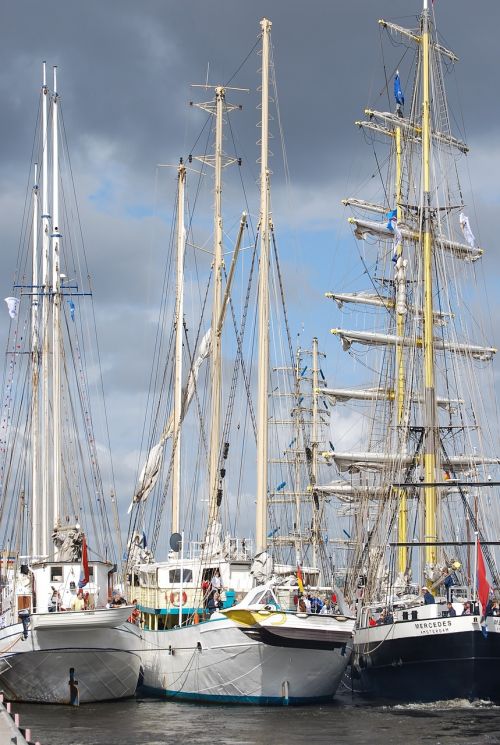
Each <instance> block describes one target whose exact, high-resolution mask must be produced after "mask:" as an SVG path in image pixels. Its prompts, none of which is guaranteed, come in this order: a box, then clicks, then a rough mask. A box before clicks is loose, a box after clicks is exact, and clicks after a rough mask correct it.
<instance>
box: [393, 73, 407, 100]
mask: <svg viewBox="0 0 500 745" xmlns="http://www.w3.org/2000/svg"><path fill="white" fill-rule="evenodd" d="M394 98H395V99H396V103H397V104H399V105H400V106H404V105H405V97H404V96H403V91H402V90H401V82H400V80H399V72H397V73H396V77H395V78H394Z"/></svg>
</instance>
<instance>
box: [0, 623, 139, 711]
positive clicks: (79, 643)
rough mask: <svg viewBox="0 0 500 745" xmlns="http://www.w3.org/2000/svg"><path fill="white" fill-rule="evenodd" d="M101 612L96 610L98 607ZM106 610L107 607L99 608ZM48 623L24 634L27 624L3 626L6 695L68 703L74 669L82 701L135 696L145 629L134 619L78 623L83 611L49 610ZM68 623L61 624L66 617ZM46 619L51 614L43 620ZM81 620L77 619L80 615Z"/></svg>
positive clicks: (0, 648) (0, 663) (0, 651)
mask: <svg viewBox="0 0 500 745" xmlns="http://www.w3.org/2000/svg"><path fill="white" fill-rule="evenodd" d="M96 613H97V612H96ZM100 613H106V611H100ZM41 616H45V617H46V616H51V617H52V620H53V621H54V623H53V625H52V626H51V627H49V626H48V625H47V623H46V625H45V626H44V627H43V628H37V627H36V621H35V619H36V615H35V616H33V617H32V619H33V621H34V623H33V624H32V626H33V627H34V628H30V629H29V631H28V637H27V639H24V637H23V626H22V624H20V623H19V624H15V625H12V626H9V627H7V628H5V629H1V630H0V687H1V688H2V689H3V691H4V692H5V695H6V697H7V698H9V699H11V700H16V701H27V702H34V703H48V704H67V703H71V702H72V695H73V696H74V691H75V689H74V688H73V689H71V687H70V683H69V681H70V670H71V669H73V670H74V679H75V682H76V684H77V688H78V694H79V703H89V702H93V701H107V700H111V699H118V698H125V697H128V696H133V695H134V694H135V690H136V687H137V682H138V679H139V674H140V669H141V649H140V647H141V640H140V637H141V632H140V629H138V628H137V627H136V626H133V625H132V624H130V623H123V624H121V625H120V626H118V627H110V626H109V625H108V626H104V625H100V626H95V625H88V623H87V624H85V623H83V621H82V619H78V620H80V624H78V623H76V624H75V625H74V626H70V625H68V619H70V618H71V617H72V616H74V617H79V616H83V617H84V618H85V616H84V613H66V614H63V613H60V614H55V613H50V614H41ZM63 616H65V617H66V622H65V623H64V621H62V623H60V624H58V623H57V622H58V621H59V619H62V617H63ZM43 620H44V621H45V622H47V619H46V618H44V619H43ZM75 620H76V618H75Z"/></svg>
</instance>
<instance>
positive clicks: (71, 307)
mask: <svg viewBox="0 0 500 745" xmlns="http://www.w3.org/2000/svg"><path fill="white" fill-rule="evenodd" d="M68 305H69V314H70V316H71V320H72V321H74V320H75V304H74V302H73V301H72V300H68Z"/></svg>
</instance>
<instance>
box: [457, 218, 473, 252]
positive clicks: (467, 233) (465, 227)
mask: <svg viewBox="0 0 500 745" xmlns="http://www.w3.org/2000/svg"><path fill="white" fill-rule="evenodd" d="M458 219H459V220H460V227H461V228H462V233H463V234H464V238H465V240H466V241H467V243H468V244H469V246H470V247H471V248H474V246H475V243H476V239H475V237H474V233H473V232H472V230H471V227H470V223H469V218H468V217H467V215H464V213H463V212H461V213H460V214H459V216H458Z"/></svg>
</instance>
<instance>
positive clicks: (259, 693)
mask: <svg viewBox="0 0 500 745" xmlns="http://www.w3.org/2000/svg"><path fill="white" fill-rule="evenodd" d="M261 29H262V86H261V90H262V97H261V111H262V122H261V127H262V137H261V157H260V167H261V178H260V217H259V239H260V259H259V279H258V291H257V295H258V319H257V320H256V325H257V327H258V351H257V359H258V363H257V364H258V383H257V388H258V402H257V415H256V417H255V416H254V414H253V408H252V407H249V418H251V419H252V421H254V423H255V438H256V461H257V468H256V470H257V474H256V475H257V488H256V531H255V540H256V545H255V548H254V546H253V543H252V542H251V541H250V540H249V539H236V538H232V537H231V536H230V535H229V534H227V535H226V537H225V538H223V537H222V534H221V522H220V519H221V504H222V500H223V485H224V484H225V483H226V482H225V479H227V470H228V469H229V468H230V465H231V460H232V459H231V458H230V457H228V452H229V439H228V436H227V431H228V430H227V421H228V418H230V416H229V417H228V416H226V420H225V423H224V427H222V426H221V425H222V364H221V361H222V358H221V337H222V328H223V321H224V317H225V314H226V311H227V310H228V308H229V307H231V309H232V306H231V282H232V278H233V275H234V268H235V265H236V261H237V258H238V252H239V249H240V245H241V240H242V234H243V230H244V227H245V224H246V214H244V215H243V216H242V219H241V222H240V229H239V234H238V238H237V240H236V248H235V250H234V252H233V257H232V262H231V268H230V271H229V275H228V277H227V282H226V288H225V292H224V295H223V293H222V280H223V268H224V264H223V260H224V256H223V225H222V212H221V194H222V182H221V173H222V168H223V165H226V164H227V160H226V158H225V156H224V154H223V149H222V141H223V133H222V124H223V115H226V114H227V112H228V111H229V110H231V108H232V107H231V105H230V104H228V103H227V102H226V90H227V89H226V88H225V87H224V86H216V87H215V100H214V101H212V102H210V103H209V104H203V105H200V106H201V107H202V108H204V109H205V110H208V111H209V113H210V114H213V115H215V128H214V129H215V154H214V155H213V156H203V161H204V162H209V163H210V165H212V166H213V168H214V174H215V189H214V193H215V217H214V226H215V229H214V251H213V274H214V279H213V284H214V290H213V305H212V322H211V329H210V331H209V332H208V335H207V334H206V335H205V336H204V337H203V341H204V343H202V344H200V346H199V352H198V355H197V358H196V359H195V360H194V362H192V363H191V364H190V367H189V372H188V376H187V382H186V384H185V386H184V387H183V386H182V372H181V371H182V340H183V338H182V333H183V310H182V298H183V289H182V287H183V278H182V267H183V263H184V247H185V245H186V240H187V239H186V230H185V228H184V216H183V205H184V200H185V197H184V181H185V177H186V166H185V164H184V163H183V162H181V164H180V166H179V168H178V194H177V240H176V245H177V259H176V262H177V281H176V307H175V321H176V324H175V335H176V336H177V344H176V345H175V349H176V352H175V355H174V356H175V366H174V374H173V376H172V379H173V380H174V391H173V414H172V415H171V417H170V416H167V417H166V422H167V424H166V425H165V426H163V427H162V428H161V430H160V437H156V438H155V439H154V440H153V438H151V442H153V441H154V442H156V444H155V445H154V447H153V448H151V450H150V451H149V455H148V457H147V460H146V465H145V466H144V468H143V470H142V473H141V476H140V479H139V488H138V489H137V490H136V494H135V496H134V501H133V504H132V510H133V511H132V520H131V534H130V539H129V540H130V542H131V549H132V551H131V555H130V559H129V573H130V582H131V587H130V589H129V592H130V593H132V594H133V595H134V596H136V597H137V598H138V608H139V609H140V610H141V612H142V617H143V634H144V652H143V665H144V681H143V686H142V687H141V691H143V692H145V693H149V694H152V695H156V696H163V697H172V698H174V697H175V698H178V699H186V700H191V701H193V700H194V701H218V702H222V703H236V702H237V703H245V704H274V705H288V704H295V703H308V702H314V701H321V700H329V699H331V697H332V696H333V695H334V693H335V691H336V689H337V686H338V685H339V682H340V679H341V677H342V675H343V673H344V671H345V668H346V666H347V662H348V658H349V654H348V650H347V645H348V643H349V642H350V640H351V638H352V631H353V628H354V619H353V618H350V617H347V616H346V615H344V614H343V613H341V612H337V613H336V614H330V615H329V614H308V613H304V612H302V611H301V609H300V607H299V608H297V606H296V605H295V604H294V602H295V603H298V600H299V597H298V596H299V590H300V589H304V587H303V586H304V584H307V583H308V581H309V582H310V583H317V582H318V581H319V576H320V572H319V569H318V568H317V567H316V566H315V565H314V564H315V562H314V560H313V566H311V568H310V569H307V571H306V567H305V566H302V567H301V566H299V568H298V569H297V564H296V563H295V557H294V562H293V563H292V564H291V565H290V564H288V565H286V564H282V565H278V564H276V563H274V561H273V558H272V556H271V555H270V553H269V547H270V545H271V544H274V545H277V544H278V539H277V537H276V533H277V530H278V528H271V530H269V528H270V526H269V522H268V501H267V500H268V493H269V492H270V488H269V483H268V482H269V476H268V460H269V455H268V429H269V419H270V417H269V412H268V406H269V401H268V399H269V393H270V391H269V378H270V369H269V368H270V365H269V357H270V353H269V325H270V309H269V295H270V291H269V266H270V264H271V247H272V241H271V215H270V169H269V165H268V126H269V125H268V121H269V99H270V94H269V69H270V30H271V23H270V21H268V20H267V19H263V20H262V22H261ZM204 87H206V86H204ZM190 160H191V158H190ZM257 243H258V241H257V240H256V241H255V248H256V247H257ZM255 255H256V254H255V252H254V258H253V259H252V264H255V263H256V262H255ZM247 297H248V296H247ZM247 307H248V300H247V305H246V308H247ZM245 315H246V310H245V312H243V313H242V317H243V319H244V318H245ZM243 326H244V322H242V324H241V326H240V327H239V328H238V329H237V333H236V347H237V360H236V366H235V369H238V368H241V370H242V376H243V378H244V388H245V391H246V393H247V394H248V393H249V392H250V390H251V387H250V383H249V381H248V378H247V377H246V369H247V368H246V367H245V365H244V362H243V358H242V343H243ZM201 336H202V334H201V331H200V333H199V334H198V337H201ZM208 345H209V351H208V350H207V346H208ZM197 346H198V344H197ZM208 356H209V357H210V373H209V375H208V378H209V383H210V388H211V396H210V407H209V410H210V443H209V445H208V448H207V451H208V453H207V462H208V469H207V470H208V527H207V528H206V531H205V533H204V536H203V539H202V540H201V541H199V542H198V545H197V547H196V546H195V547H194V549H193V544H192V543H191V544H188V545H189V546H190V548H189V550H188V551H186V550H185V537H184V531H182V530H181V529H180V526H181V520H180V515H181V510H180V499H179V496H180V493H181V485H180V440H181V437H184V436H185V435H184V432H185V431H187V427H186V417H187V407H188V404H189V402H190V401H192V400H194V397H195V396H196V388H197V377H198V374H199V371H200V367H201V364H202V360H203V359H204V358H206V357H208ZM291 367H292V369H293V370H295V368H296V365H294V364H293V356H292V365H291ZM317 375H318V369H317V360H316V362H315V377H314V380H316V378H317ZM161 377H162V378H163V379H166V378H167V376H161ZM293 377H294V378H295V379H296V378H297V377H300V376H296V375H294V376H293ZM167 379H168V378H167ZM235 390H236V389H235V384H234V376H233V383H232V386H231V394H230V396H229V402H230V406H231V405H233V406H234V400H235V398H236V393H235ZM290 400H293V401H294V402H295V405H294V410H295V412H296V416H295V419H294V422H293V423H294V424H295V423H296V422H297V421H298V419H299V418H300V417H301V416H302V412H303V409H301V405H300V404H301V402H300V401H299V396H298V391H297V388H296V387H294V390H293V398H292V399H288V401H287V405H289V402H290ZM231 401H232V402H233V403H232V404H231ZM154 408H155V410H157V409H158V407H157V406H155V407H154ZM299 414H300V416H299ZM167 439H171V440H172V450H171V458H170V463H169V465H168V468H167V467H166V463H164V453H165V449H164V446H165V444H166V442H167ZM317 446H318V440H317V438H316V439H315V440H314V446H313V449H314V450H315V451H316V450H317ZM290 447H291V446H290ZM192 450H193V447H192V446H191V451H192ZM246 457H248V456H246V453H245V451H244V450H242V455H241V456H240V458H241V461H238V462H236V471H237V472H238V471H241V468H242V466H243V465H244V462H245V458H246ZM234 462H235V461H234V460H233V463H234ZM307 462H308V463H316V455H315V456H314V458H313V457H312V456H310V457H308V458H307ZM162 463H163V467H164V478H165V471H166V479H165V481H164V483H163V484H162V488H161V489H160V498H161V497H162V496H163V497H164V496H165V493H166V490H165V483H166V481H168V480H170V478H171V481H172V510H171V514H172V537H171V543H170V546H171V549H172V551H171V555H170V556H169V559H168V560H167V561H166V562H156V561H154V560H153V556H152V554H149V555H148V553H147V552H148V550H151V549H148V548H146V543H148V541H147V540H146V537H145V534H146V531H144V530H143V529H142V524H141V522H140V520H141V514H142V515H143V514H144V512H143V510H144V503H145V500H146V499H150V496H149V495H150V493H151V490H152V489H153V488H154V486H155V484H157V483H158V478H159V474H160V472H161V469H162ZM311 468H312V467H311ZM284 486H285V484H284V483H282V484H280V485H278V487H277V488H276V489H275V490H274V491H275V496H276V500H275V501H276V504H277V503H278V501H279V500H278V497H280V496H281V499H283V488H284ZM312 486H314V484H312ZM186 491H187V490H186V488H185V487H184V493H185V492H186ZM313 492H314V490H311V491H308V492H307V493H306V496H307V497H308V499H309V502H310V503H312V504H314V494H315V492H314V494H313ZM292 500H293V502H295V496H293V497H292V496H291V495H287V503H290V502H291V501H292ZM252 501H253V498H252ZM195 509H199V507H197V508H195ZM318 509H319V508H318ZM141 511H142V512H141ZM153 514H154V529H155V531H158V530H159V524H160V519H159V513H158V511H157V510H154V511H153ZM315 514H316V517H317V513H315ZM313 526H314V530H313V535H314V536H315V539H314V541H313V543H314V545H315V546H316V547H317V546H318V544H319V543H320V542H321V538H319V537H318V536H319V522H318V521H316V522H315V521H313ZM278 527H279V526H278ZM299 533H300V525H299V524H295V534H294V535H293V536H292V537H291V539H290V537H289V538H288V539H287V542H288V543H290V542H291V545H292V546H294V545H296V544H297V543H299V542H300V535H299ZM155 536H156V533H155V534H154V536H153V543H152V550H153V551H155V550H156V548H157V541H155ZM215 570H220V579H219V575H218V574H217V573H215ZM214 574H215V579H214ZM210 582H211V583H212V588H218V589H222V588H224V591H225V592H224V595H225V599H224V601H223V602H221V604H218V606H219V607H217V608H214V607H210V605H209V602H210V598H212V599H213V596H214V594H212V593H209V594H207V593H205V595H204V585H207V584H209V583H210ZM214 582H215V584H214ZM218 595H219V593H218V592H217V596H218Z"/></svg>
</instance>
